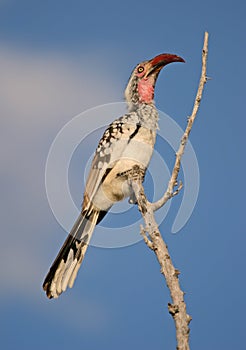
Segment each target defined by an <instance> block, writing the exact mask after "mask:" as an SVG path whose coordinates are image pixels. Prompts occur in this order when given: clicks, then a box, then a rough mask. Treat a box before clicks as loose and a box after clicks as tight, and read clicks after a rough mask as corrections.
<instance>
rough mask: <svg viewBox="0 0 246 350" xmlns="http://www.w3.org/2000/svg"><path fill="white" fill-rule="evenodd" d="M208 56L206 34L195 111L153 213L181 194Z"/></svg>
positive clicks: (153, 204) (206, 34)
mask: <svg viewBox="0 0 246 350" xmlns="http://www.w3.org/2000/svg"><path fill="white" fill-rule="evenodd" d="M207 56H208V33H207V32H205V35H204V44H203V50H202V72H201V78H200V82H199V86H198V90H197V94H196V99H195V102H194V106H193V111H192V114H191V116H190V117H189V118H188V123H187V126H186V129H185V132H184V134H183V137H182V139H181V141H180V145H179V149H178V151H177V153H176V160H175V164H174V167H173V171H172V176H171V178H170V180H169V183H168V186H167V190H166V192H165V193H164V195H163V197H162V198H160V199H159V200H158V201H156V202H155V203H152V209H153V211H156V210H158V209H160V208H161V207H162V206H163V205H164V204H165V203H166V202H167V201H168V200H169V199H170V198H172V197H173V196H174V195H176V194H177V193H178V192H179V191H178V192H177V191H174V187H175V184H176V183H177V178H178V174H179V170H180V164H181V158H182V156H183V154H184V150H185V146H186V144H187V141H188V138H189V134H190V131H191V128H192V126H193V123H194V121H195V118H196V115H197V112H198V109H199V107H200V103H201V99H202V93H203V89H204V85H205V83H206V81H207V75H206V72H207Z"/></svg>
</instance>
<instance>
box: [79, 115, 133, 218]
mask: <svg viewBox="0 0 246 350" xmlns="http://www.w3.org/2000/svg"><path fill="white" fill-rule="evenodd" d="M125 119H126V116H123V117H121V118H119V119H117V120H115V121H114V122H113V123H112V124H110V125H109V127H108V128H107V129H106V130H105V132H104V134H103V136H102V138H101V140H100V141H99V144H98V147H97V149H96V152H95V155H94V158H93V161H92V164H91V169H90V172H89V175H88V179H87V183H86V187H85V193H84V201H83V205H82V212H84V211H88V210H90V206H91V202H92V200H93V197H94V196H95V194H96V192H97V190H98V188H99V186H100V184H101V183H102V181H103V179H104V178H105V176H106V175H107V173H108V171H109V170H110V169H112V167H113V166H114V164H115V162H116V161H117V160H119V159H120V157H121V155H122V153H123V152H124V150H125V148H126V146H127V144H128V141H129V139H130V138H131V135H133V134H134V132H135V130H136V129H137V128H138V126H137V124H136V123H135V122H132V121H129V122H128V123H126V122H125Z"/></svg>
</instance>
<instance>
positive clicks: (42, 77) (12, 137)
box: [0, 45, 121, 298]
mask: <svg viewBox="0 0 246 350" xmlns="http://www.w3.org/2000/svg"><path fill="white" fill-rule="evenodd" d="M86 59H87V60H88V57H87V58H86ZM100 65H101V66H103V62H102V61H100V63H99V62H98V66H100ZM89 66H90V65H89V64H88V61H86V62H85V61H84V62H83V58H81V60H80V61H78V60H77V61H76V60H75V59H73V58H72V57H69V56H68V55H62V54H60V53H59V54H58V53H37V52H32V51H30V50H28V51H22V50H20V49H18V48H8V47H6V46H3V45H2V46H1V45H0V77H1V84H0V115H1V128H0V134H1V135H0V140H1V141H0V142H1V147H0V149H1V154H0V162H1V187H2V188H1V204H0V212H1V214H0V215H1V232H2V233H1V235H2V237H1V246H0V256H1V259H2V263H1V264H0V275H1V285H2V286H4V288H2V290H1V292H2V293H8V290H12V289H16V290H18V289H19V290H22V291H24V290H25V292H26V293H27V294H29V296H30V298H32V297H33V295H34V293H35V291H36V288H37V283H38V286H40V285H41V283H42V280H40V281H38V279H37V271H38V270H40V269H42V268H44V269H45V271H44V273H45V272H46V269H47V267H48V265H49V262H48V261H45V257H46V256H47V255H46V254H47V253H46V250H45V244H40V242H42V241H45V240H46V239H47V245H48V244H49V241H50V240H51V237H52V232H50V229H49V228H48V227H47V224H46V219H45V215H47V212H48V213H49V207H48V202H47V199H46V197H45V187H44V168H45V161H46V157H47V153H48V150H49V147H50V145H51V142H52V141H53V138H54V137H55V135H56V133H57V132H58V131H59V130H60V128H61V127H62V126H63V125H64V124H65V123H66V122H67V121H69V120H70V119H71V118H72V117H74V115H76V114H78V113H80V112H81V111H83V110H85V109H87V108H89V107H94V106H96V105H98V104H102V103H107V102H113V101H114V99H116V95H118V92H119V94H120V92H121V91H120V90H121V89H120V88H119V91H118V92H117V89H116V88H115V87H116V86H117V84H116V83H115V82H114V79H113V78H112V77H108V76H107V77H106V76H105V75H103V74H100V70H96V71H94V70H88V67H89ZM94 66H95V64H94ZM101 71H103V70H101ZM119 97H120V95H119V96H118V99H119ZM57 227H58V226H57ZM58 248H59V247H57V250H58ZM42 249H43V251H42ZM50 263H51V261H50ZM40 266H42V267H40Z"/></svg>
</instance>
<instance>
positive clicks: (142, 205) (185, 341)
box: [129, 32, 208, 350]
mask: <svg viewBox="0 0 246 350" xmlns="http://www.w3.org/2000/svg"><path fill="white" fill-rule="evenodd" d="M207 54H208V33H207V32H205V36H204V46H203V51H202V73H201V78H200V83H199V87H198V91H197V95H196V99H195V103H194V107H193V111H192V114H191V116H190V117H189V120H188V125H187V128H186V130H185V132H184V135H183V137H182V140H181V143H180V147H179V150H178V152H177V154H176V161H175V165H174V168H173V172H172V176H171V179H170V181H169V184H168V187H167V191H166V193H165V194H164V196H163V197H162V198H161V199H160V200H159V201H157V202H156V203H150V202H149V201H148V200H147V198H146V196H145V193H144V188H143V185H142V179H143V176H142V173H141V169H137V168H136V169H134V173H133V174H132V176H131V178H129V181H130V183H131V185H132V189H133V191H134V194H135V197H136V199H137V203H138V208H139V211H140V212H141V214H142V216H143V219H144V222H145V228H143V227H141V234H142V235H143V238H144V241H145V243H146V244H147V246H148V247H149V248H150V249H152V250H153V251H154V252H155V254H156V257H157V259H158V262H159V264H160V267H161V273H162V274H163V276H164V277H165V280H166V284H167V286H168V288H169V291H170V295H171V299H172V303H168V310H169V313H170V314H171V315H172V317H173V319H174V322H175V327H176V338H177V350H189V349H190V347H189V332H190V329H189V323H190V321H191V316H189V315H188V314H187V312H186V304H185V301H184V292H183V291H182V290H181V288H180V284H179V279H178V276H179V274H180V272H179V271H178V270H177V269H175V267H174V266H173V263H172V260H171V257H170V254H169V251H168V249H167V245H166V243H165V242H164V240H163V238H162V236H161V234H160V231H159V228H158V225H157V223H156V220H155V217H154V211H155V210H157V209H159V208H160V207H161V206H163V205H164V204H165V203H166V202H167V201H168V200H169V199H170V198H172V197H173V196H175V195H176V194H178V193H179V191H180V190H181V188H182V183H180V184H179V186H178V188H177V189H176V190H174V187H175V186H177V177H178V174H179V170H180V164H181V158H182V155H183V153H184V150H185V146H186V143H187V141H188V137H189V134H190V131H191V128H192V125H193V123H194V120H195V118H196V114H197V111H198V109H199V105H200V102H201V98H202V92H203V88H204V85H205V83H206V80H207V77H206V65H207ZM146 232H148V233H149V238H148V237H147V235H146Z"/></svg>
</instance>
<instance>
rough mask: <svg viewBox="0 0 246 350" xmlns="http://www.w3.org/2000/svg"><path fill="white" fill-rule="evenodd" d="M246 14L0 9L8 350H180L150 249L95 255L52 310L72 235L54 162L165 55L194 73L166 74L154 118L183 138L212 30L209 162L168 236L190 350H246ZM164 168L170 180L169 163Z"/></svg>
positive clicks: (224, 5) (206, 111)
mask: <svg viewBox="0 0 246 350" xmlns="http://www.w3.org/2000/svg"><path fill="white" fill-rule="evenodd" d="M244 14H245V4H244V3H243V2H241V1H238V0H236V1H234V2H229V1H223V2H222V1H217V2H215V1H211V0H208V1H207V2H206V3H204V4H203V3H198V2H197V1H193V0H192V1H189V2H181V1H180V2H175V3H174V2H172V3H171V2H169V1H156V2H155V3H149V2H147V1H142V2H139V1H135V2H134V3H132V2H131V1H128V0H127V1H124V2H114V1H104V2H100V3H99V2H93V1H90V2H87V3H85V2H82V1H72V2H68V1H59V2H58V1H42V2H38V1H30V0H29V1H27V0H23V1H16V0H12V1H11V0H2V1H0V76H1V84H0V112H1V129H0V133H1V138H0V140H1V141H0V142H1V210H0V213H1V214H0V215H1V224H2V225H1V227H2V230H1V245H0V256H1V265H0V276H1V290H0V296H1V298H0V310H1V317H0V322H1V340H0V341H1V347H2V348H3V349H6V350H9V349H11V350H12V349H17V348H18V349H22V348H23V349H24V348H25V349H33V348H36V349H41V348H44V347H45V348H46V349H51V348H52V349H56V348H59V349H61V350H62V349H66V348H68V347H69V348H72V347H74V348H78V347H79V348H81V349H98V348H100V349H109V350H110V349H115V348H117V349H125V348H130V349H131V348H133V347H134V348H136V347H137V348H142V349H149V348H150V347H154V348H155V349H157V350H158V349H163V348H166V349H174V348H175V332H174V324H173V321H172V319H171V317H170V316H169V314H168V311H167V303H168V302H170V296H169V293H168V290H167V288H166V285H165V283H164V281H163V280H162V276H161V275H160V272H159V266H158V264H157V262H156V259H155V256H154V255H153V254H152V252H150V251H149V250H148V249H147V248H146V246H145V245H144V243H143V242H139V243H138V244H135V245H132V246H129V247H127V248H118V249H101V248H95V247H91V248H90V249H89V251H88V254H87V256H86V259H85V261H84V263H83V267H82V268H81V271H80V273H79V277H78V279H77V281H76V284H75V286H74V288H73V289H72V290H69V291H68V292H67V293H65V294H64V295H62V297H61V298H60V299H59V300H55V301H54V300H52V301H50V300H48V299H46V298H45V295H44V293H43V291H42V289H41V284H42V281H43V278H44V276H45V274H46V272H47V270H48V268H49V266H50V263H51V262H52V260H53V258H54V257H55V255H56V253H57V251H58V249H59V247H60V246H61V244H62V242H63V240H64V238H65V236H66V232H65V231H64V230H63V229H62V228H61V226H60V225H59V224H58V222H57V221H56V220H55V218H54V216H53V214H52V211H51V209H50V207H49V204H48V200H47V197H46V191H45V180H44V178H45V163H46V159H47V155H48V152H49V148H50V146H51V144H52V142H53V140H54V138H55V136H56V134H57V133H58V132H59V130H60V129H61V128H62V127H63V126H64V125H65V124H66V123H67V122H69V121H70V120H71V119H72V118H73V117H74V116H75V115H77V114H79V113H81V112H83V111H85V110H86V109H88V108H92V107H95V106H98V105H100V104H104V103H110V102H118V101H122V98H123V97H122V96H123V91H124V87H125V84H126V82H127V79H128V77H129V74H130V72H131V70H132V68H133V67H134V66H135V64H136V63H138V62H139V61H141V60H145V59H148V58H151V57H153V56H155V55H156V54H159V53H162V52H173V53H176V54H179V55H180V56H182V57H184V58H185V60H186V64H185V65H181V64H180V65H178V64H176V65H170V66H169V67H168V68H167V69H166V70H165V72H164V71H163V72H162V74H161V75H160V77H159V79H158V83H157V85H156V98H155V99H156V105H157V107H158V108H159V109H160V110H162V111H164V112H166V113H167V114H168V115H170V116H171V117H172V118H173V119H174V120H175V121H176V122H177V123H178V124H179V125H180V126H181V127H182V128H184V127H185V125H186V117H187V115H189V113H190V112H191V108H192V104H193V100H194V96H195V92H196V88H197V83H198V79H199V75H200V68H201V63H200V55H201V48H202V44H203V34H204V31H205V30H207V31H209V33H210V43H209V61H208V75H209V76H210V77H212V80H210V81H209V82H208V84H207V86H206V87H205V92H204V97H203V100H202V103H201V109H200V111H199V114H198V119H197V121H196V123H195V125H194V129H193V130H192V134H191V138H190V140H191V142H192V145H193V147H194V150H195V152H196V156H197V159H198V162H199V169H200V191H199V197H198V201H197V204H196V206H195V210H194V212H193V214H192V216H191V218H190V220H189V221H188V223H187V224H186V225H185V226H184V227H183V229H182V230H181V231H180V232H179V233H178V234H175V235H174V234H171V233H170V232H171V228H172V224H173V221H174V218H175V216H176V213H177V210H178V208H179V206H180V202H181V199H182V195H181V194H180V196H179V197H177V198H175V200H173V201H172V205H171V208H170V210H169V212H168V215H167V217H166V219H165V221H164V222H163V223H162V224H161V227H160V229H161V232H162V234H163V236H164V237H165V240H166V241H167V243H168V247H169V250H170V252H171V255H172V258H173V261H174V264H175V266H176V267H177V268H178V269H179V270H180V271H181V275H180V282H181V285H182V288H183V289H184V290H185V292H186V302H187V309H188V312H189V313H190V314H191V315H192V317H193V320H192V322H191V324H190V326H191V346H192V348H193V349H199V350H203V349H204V350H205V349H225V350H227V349H228V350H229V349H232V348H238V349H239V348H241V344H242V343H243V341H244V333H245V330H244V323H245V319H244V313H245V287H246V281H245V272H244V264H245V263H244V261H245V258H244V255H245V243H246V238H245V223H244V219H243V217H244V215H243V214H244V208H245V203H244V187H245V186H244V178H243V176H244V173H245V161H244V159H245V156H244V144H243V139H244V130H245V126H246V123H245V118H244V114H245V108H244V98H243V92H244V89H245V87H244V85H245V84H244V81H245V57H246V49H245V44H244V42H245V30H244V28H245V24H244V23H245V18H244V17H245V16H244ZM98 118H100V116H98ZM95 128H97V125H95ZM91 142H95V143H96V142H97V140H93V141H91ZM86 152H87V150H85V153H86ZM79 155H80V156H81V157H83V150H82V149H81V150H78V153H76V154H75V155H74V158H73V160H72V163H71V171H70V181H71V183H70V187H71V192H72V194H73V196H74V201H75V202H76V203H77V204H78V205H79V201H80V195H81V197H82V190H83V187H82V185H83V180H82V179H81V182H80V175H81V174H83V169H82V166H83V165H84V159H81V163H80V159H79V158H80V157H79ZM166 162H167V164H168V166H169V168H170V169H171V167H172V164H173V163H172V162H173V158H172V152H170V150H169V151H168V150H167V158H166ZM164 186H165V185H164ZM147 190H148V189H147ZM160 192H161V189H160ZM131 215H137V213H135V214H131ZM119 224H120V219H119Z"/></svg>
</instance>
